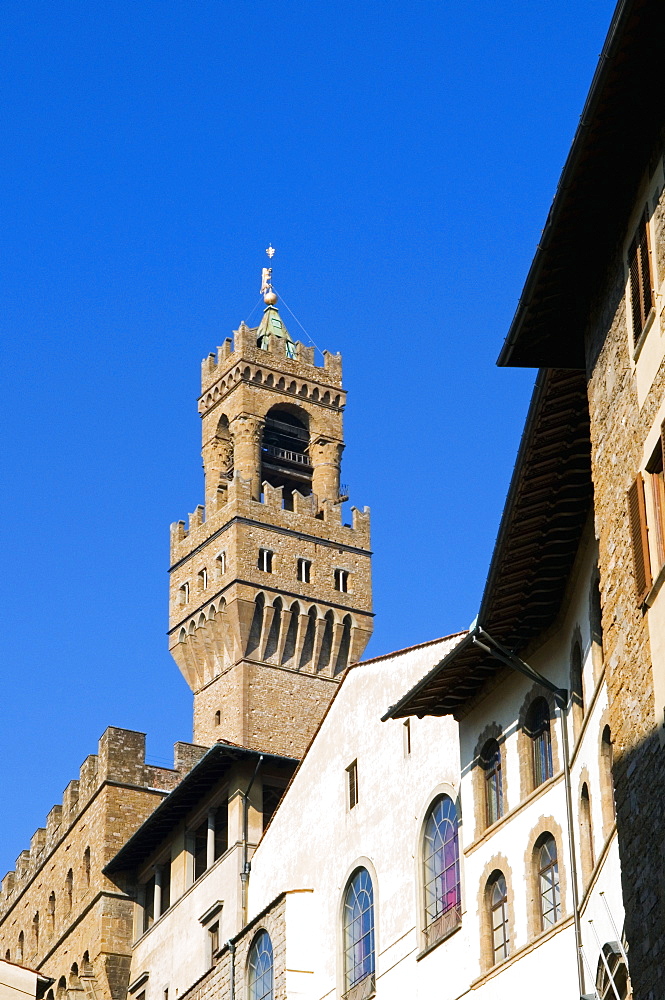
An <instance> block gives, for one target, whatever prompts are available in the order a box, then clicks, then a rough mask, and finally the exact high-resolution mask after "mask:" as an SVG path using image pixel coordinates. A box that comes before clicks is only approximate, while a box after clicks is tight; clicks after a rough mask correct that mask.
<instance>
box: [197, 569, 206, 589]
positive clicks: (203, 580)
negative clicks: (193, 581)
mask: <svg viewBox="0 0 665 1000" xmlns="http://www.w3.org/2000/svg"><path fill="white" fill-rule="evenodd" d="M207 589H208V570H207V569H206V568H205V566H204V567H203V569H202V570H201V571H200V573H199V590H207Z"/></svg>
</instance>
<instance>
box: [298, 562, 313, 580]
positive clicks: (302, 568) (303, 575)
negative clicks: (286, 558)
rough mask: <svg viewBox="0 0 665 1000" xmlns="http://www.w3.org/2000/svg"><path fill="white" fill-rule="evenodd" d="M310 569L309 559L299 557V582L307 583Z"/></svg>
mask: <svg viewBox="0 0 665 1000" xmlns="http://www.w3.org/2000/svg"><path fill="white" fill-rule="evenodd" d="M311 569H312V562H311V560H310V559H299V560H298V579H299V580H300V582H301V583H309V582H310V575H311V572H310V571H311Z"/></svg>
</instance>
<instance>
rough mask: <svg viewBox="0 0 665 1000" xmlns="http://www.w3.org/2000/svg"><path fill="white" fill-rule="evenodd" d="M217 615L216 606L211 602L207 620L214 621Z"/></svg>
mask: <svg viewBox="0 0 665 1000" xmlns="http://www.w3.org/2000/svg"><path fill="white" fill-rule="evenodd" d="M216 616H217V608H216V607H215V605H214V604H211V605H210V607H209V608H208V621H211V622H212V621H214V620H215V618H216Z"/></svg>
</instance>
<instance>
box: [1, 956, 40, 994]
mask: <svg viewBox="0 0 665 1000" xmlns="http://www.w3.org/2000/svg"><path fill="white" fill-rule="evenodd" d="M36 994H37V973H36V972H33V971H32V969H24V968H23V966H21V965H14V964H13V963H12V962H5V961H4V959H0V1000H25V998H26V997H33V998H34V997H35V996H36Z"/></svg>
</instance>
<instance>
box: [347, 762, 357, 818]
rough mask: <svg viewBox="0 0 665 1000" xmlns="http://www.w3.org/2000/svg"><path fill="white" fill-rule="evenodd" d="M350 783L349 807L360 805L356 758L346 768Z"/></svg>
mask: <svg viewBox="0 0 665 1000" xmlns="http://www.w3.org/2000/svg"><path fill="white" fill-rule="evenodd" d="M346 773H347V775H348V784H349V809H353V808H354V806H357V805H358V761H357V760H354V762H353V764H349V766H348V767H347V769H346Z"/></svg>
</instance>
